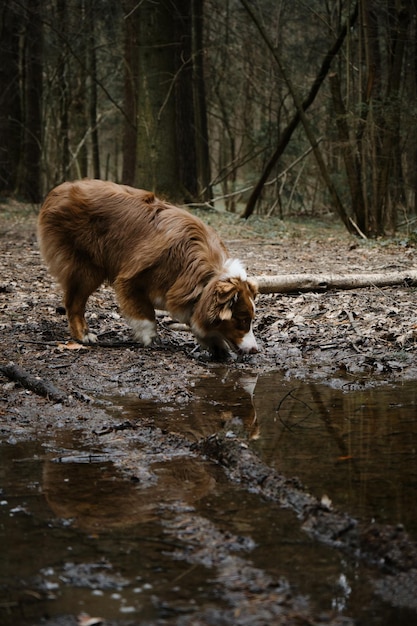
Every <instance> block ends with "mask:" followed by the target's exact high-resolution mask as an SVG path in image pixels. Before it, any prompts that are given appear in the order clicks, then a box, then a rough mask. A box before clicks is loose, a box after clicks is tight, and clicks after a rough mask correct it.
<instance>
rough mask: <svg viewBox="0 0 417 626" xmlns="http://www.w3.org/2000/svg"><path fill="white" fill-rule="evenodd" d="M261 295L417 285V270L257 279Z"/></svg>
mask: <svg viewBox="0 0 417 626" xmlns="http://www.w3.org/2000/svg"><path fill="white" fill-rule="evenodd" d="M255 280H256V282H257V283H258V289H259V292H260V293H289V292H293V291H295V292H297V291H326V290H328V289H357V288H361V287H389V286H391V285H403V286H407V287H409V286H411V285H417V270H407V271H403V272H388V273H384V274H381V273H380V274H372V273H367V274H290V275H288V274H283V275H282V276H258V277H257V278H255Z"/></svg>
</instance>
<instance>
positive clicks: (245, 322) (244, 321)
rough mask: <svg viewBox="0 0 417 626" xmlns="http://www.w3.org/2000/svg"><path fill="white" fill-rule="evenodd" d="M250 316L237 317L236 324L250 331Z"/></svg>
mask: <svg viewBox="0 0 417 626" xmlns="http://www.w3.org/2000/svg"><path fill="white" fill-rule="evenodd" d="M251 321H252V320H251V318H250V317H238V318H236V326H237V328H238V329H239V330H245V331H248V330H249V328H250V325H251Z"/></svg>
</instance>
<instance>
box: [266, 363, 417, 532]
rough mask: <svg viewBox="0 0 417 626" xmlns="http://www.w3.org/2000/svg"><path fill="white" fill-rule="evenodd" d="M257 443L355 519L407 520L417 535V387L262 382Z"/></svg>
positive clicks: (276, 463) (269, 459) (273, 462)
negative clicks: (356, 388) (335, 386)
mask: <svg viewBox="0 0 417 626" xmlns="http://www.w3.org/2000/svg"><path fill="white" fill-rule="evenodd" d="M255 406H256V409H257V418H258V424H259V431H260V436H259V439H258V440H257V441H256V443H255V445H254V447H255V449H256V450H257V451H258V453H259V454H260V455H261V457H262V458H263V460H264V461H265V462H266V463H267V464H268V465H270V466H272V467H274V468H275V469H277V470H278V471H280V472H281V473H283V474H284V475H286V476H298V477H299V478H300V480H301V482H302V483H303V484H304V485H307V486H308V487H309V489H310V490H311V492H312V493H313V494H314V495H316V496H317V497H319V498H321V497H322V496H323V495H327V496H328V497H329V498H330V499H331V500H332V502H333V505H334V506H336V507H337V508H340V509H342V510H345V511H347V512H349V513H350V514H352V515H354V516H355V517H359V518H362V519H369V520H370V519H375V520H376V521H378V522H382V523H390V524H397V523H402V524H404V525H405V527H406V529H407V530H408V532H409V533H410V534H412V535H413V536H414V538H417V510H416V508H415V507H414V506H410V504H411V503H414V502H416V498H417V419H416V418H417V385H416V383H415V382H407V383H404V384H403V385H399V386H395V387H386V386H380V387H375V388H372V389H366V390H362V391H349V392H347V391H343V390H342V389H332V388H330V387H326V386H324V385H317V384H315V383H311V384H306V383H297V382H291V383H284V384H283V383H282V382H281V379H280V378H279V377H278V376H277V375H274V374H269V375H266V376H263V377H262V378H260V379H259V380H258V383H257V385H256V390H255Z"/></svg>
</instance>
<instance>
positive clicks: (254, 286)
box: [246, 278, 259, 300]
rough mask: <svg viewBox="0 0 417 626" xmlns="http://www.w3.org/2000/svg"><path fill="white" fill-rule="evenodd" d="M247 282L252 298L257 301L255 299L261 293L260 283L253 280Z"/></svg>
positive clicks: (249, 279)
mask: <svg viewBox="0 0 417 626" xmlns="http://www.w3.org/2000/svg"><path fill="white" fill-rule="evenodd" d="M246 282H247V284H248V287H249V291H250V293H251V296H252V298H253V299H254V300H255V298H256V296H257V295H258V292H259V289H258V283H257V282H256V280H253V279H251V278H248V279H247V281H246Z"/></svg>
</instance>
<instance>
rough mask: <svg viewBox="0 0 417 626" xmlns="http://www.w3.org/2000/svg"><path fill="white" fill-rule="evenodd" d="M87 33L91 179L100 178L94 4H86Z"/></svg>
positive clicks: (90, 2) (89, 1) (89, 0)
mask: <svg viewBox="0 0 417 626" xmlns="http://www.w3.org/2000/svg"><path fill="white" fill-rule="evenodd" d="M86 8H87V11H86V12H87V31H88V45H87V55H88V73H89V77H90V93H89V103H88V112H89V116H88V117H89V124H90V131H91V147H92V160H93V177H94V178H100V149H99V136H98V118H97V59H96V37H95V27H94V17H95V15H94V11H95V9H94V2H92V1H91V0H88V2H87V7H86Z"/></svg>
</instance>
